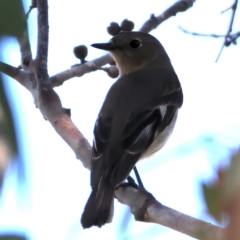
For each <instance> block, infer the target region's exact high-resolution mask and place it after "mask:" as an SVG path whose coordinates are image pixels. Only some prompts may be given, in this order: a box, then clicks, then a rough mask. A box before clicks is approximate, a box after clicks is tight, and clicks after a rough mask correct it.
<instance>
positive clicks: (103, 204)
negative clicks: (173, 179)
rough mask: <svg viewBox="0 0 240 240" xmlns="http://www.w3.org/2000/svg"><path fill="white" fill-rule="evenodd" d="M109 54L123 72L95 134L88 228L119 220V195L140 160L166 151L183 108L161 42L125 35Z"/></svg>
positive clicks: (146, 36) (136, 34)
mask: <svg viewBox="0 0 240 240" xmlns="http://www.w3.org/2000/svg"><path fill="white" fill-rule="evenodd" d="M91 46H92V47H95V48H98V49H101V50H106V51H108V52H109V53H110V54H111V56H112V57H113V59H114V61H115V62H116V65H117V67H118V69H119V73H120V74H119V77H118V79H117V80H116V82H115V83H114V84H113V85H112V86H111V88H110V89H109V91H108V93H107V95H106V98H105V100H104V102H103V105H102V107H101V110H100V112H99V114H98V117H97V120H96V123H95V126H94V130H93V134H94V140H93V147H92V158H91V177H90V183H91V188H92V191H91V194H90V196H89V198H88V201H87V203H86V205H85V208H84V211H83V214H82V217H81V224H82V227H83V228H90V227H92V226H97V227H102V226H103V225H104V224H106V223H109V222H111V220H112V216H113V207H112V205H113V200H114V191H115V189H116V187H118V186H119V185H120V184H121V183H122V182H123V181H124V180H125V179H126V178H127V177H128V176H129V174H130V172H131V170H132V169H133V168H134V167H135V165H136V163H137V162H138V161H139V160H140V159H144V158H148V157H150V156H152V155H153V154H154V153H156V152H157V151H158V150H160V149H161V148H162V147H163V146H164V145H165V143H166V141H167V140H168V138H169V136H170V135H171V133H172V131H173V128H174V125H175V123H176V119H177V115H178V110H179V108H181V106H182V104H183V92H182V88H181V84H180V82H179V79H178V77H177V75H176V73H175V71H174V68H173V66H172V64H171V61H170V58H169V57H168V55H167V53H166V51H165V49H164V47H163V46H162V44H161V43H160V42H159V40H158V39H156V38H155V37H153V36H152V35H150V34H148V33H143V32H120V33H118V34H117V35H115V36H114V37H113V38H112V39H111V40H110V41H109V42H108V43H96V44H92V45H91Z"/></svg>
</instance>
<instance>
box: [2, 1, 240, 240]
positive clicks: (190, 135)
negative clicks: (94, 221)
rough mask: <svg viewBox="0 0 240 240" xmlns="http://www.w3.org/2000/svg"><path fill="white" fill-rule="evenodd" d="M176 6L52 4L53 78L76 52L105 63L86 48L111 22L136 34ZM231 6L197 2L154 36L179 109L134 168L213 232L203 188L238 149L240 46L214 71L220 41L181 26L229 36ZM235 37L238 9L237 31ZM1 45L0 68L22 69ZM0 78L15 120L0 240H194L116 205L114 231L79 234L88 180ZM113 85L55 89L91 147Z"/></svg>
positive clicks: (97, 80)
mask: <svg viewBox="0 0 240 240" xmlns="http://www.w3.org/2000/svg"><path fill="white" fill-rule="evenodd" d="M174 2H175V1H171V0H168V1H157V0H148V1H143V0H132V1H127V0H122V1H118V2H114V1H110V0H102V1H93V0H89V1H84V2H82V1H76V0H68V1H67V2H66V1H63V0H58V1H53V0H49V1H48V3H49V26H50V28H49V35H50V37H49V58H48V59H49V61H48V70H49V75H50V76H52V75H54V74H56V73H59V72H61V71H64V70H66V69H68V68H70V67H71V66H72V65H74V64H76V63H78V59H76V58H75V57H74V55H73V48H74V47H75V46H77V45H80V44H85V45H86V46H88V47H89V48H88V52H89V54H88V56H87V58H86V59H87V60H92V59H94V58H97V57H99V56H101V55H103V54H104V52H102V51H100V50H97V49H94V48H91V47H90V44H92V43H97V42H107V41H108V40H109V39H110V38H111V36H110V35H108V33H107V31H106V28H107V26H109V23H110V22H112V21H115V22H118V23H121V21H122V20H123V19H125V18H127V19H129V20H132V21H133V22H134V23H135V28H134V30H136V31H137V30H138V29H139V28H140V27H141V25H142V24H143V23H144V22H145V21H146V20H147V19H148V18H149V17H150V14H151V13H154V14H155V15H159V14H160V13H162V12H163V11H164V10H166V9H167V8H168V7H169V6H170V5H171V4H173V3H174ZM232 4H233V1H230V0H221V1H219V0H211V1H206V0H201V1H200V0H198V1H196V3H195V4H194V6H193V7H192V8H190V9H189V10H188V11H186V12H183V13H179V14H178V15H177V16H176V17H172V18H170V19H169V20H167V21H166V22H164V23H162V24H161V25H160V26H159V27H158V28H157V29H156V30H154V31H152V32H151V34H152V35H154V36H155V37H156V38H158V39H159V40H160V41H161V43H162V44H163V46H164V47H165V49H166V51H167V53H168V55H169V57H170V58H171V61H172V64H173V66H174V68H175V71H176V73H177V75H178V77H179V79H180V82H181V84H182V88H183V92H184V104H183V107H182V108H181V110H180V111H179V117H178V121H177V124H176V127H175V130H174V132H173V134H172V136H171V138H170V140H169V141H168V143H167V144H166V146H165V147H164V148H163V149H162V150H161V151H160V152H159V153H157V154H156V155H155V156H153V157H152V158H151V159H148V160H145V161H142V162H139V163H138V165H137V166H138V170H139V172H140V174H141V176H142V180H143V182H144V185H145V187H146V189H147V190H148V191H150V192H151V193H152V194H153V195H154V196H155V197H156V199H158V200H159V201H160V202H161V203H162V204H164V205H166V206H168V207H171V208H173V209H176V210H178V211H180V212H183V213H185V214H188V215H191V216H193V217H195V218H199V219H202V220H204V221H208V222H211V223H213V224H219V223H217V222H215V220H214V219H213V218H212V217H211V216H210V215H209V214H208V213H207V208H206V204H205V201H204V198H203V191H202V184H203V183H205V184H208V183H211V182H212V181H214V180H215V179H216V178H217V175H216V171H217V169H218V168H219V167H224V166H228V164H229V158H230V157H231V156H232V154H233V153H234V152H235V151H236V149H238V148H239V142H240V114H239V110H238V109H239V102H240V94H239V87H240V83H239V80H240V71H239V56H240V48H239V46H235V45H233V46H232V45H230V46H229V47H228V48H224V49H223V52H222V54H221V56H220V58H219V60H218V62H217V63H216V62H215V60H216V58H217V56H218V54H219V51H220V49H221V47H222V44H223V41H224V40H223V38H211V37H196V36H192V35H188V34H185V33H183V32H182V31H181V30H180V29H179V26H181V27H183V28H184V29H187V30H189V31H193V32H199V33H206V34H212V33H215V34H225V33H226V32H227V29H228V26H229V22H230V17H231V10H229V11H227V12H225V13H224V14H221V11H223V10H225V9H227V8H228V7H230V6H231V5H232ZM30 5H31V1H30V0H23V6H24V9H25V12H27V11H28V9H29V6H30ZM36 19H37V11H36V9H33V11H32V12H31V14H30V16H29V19H28V29H29V33H30V40H31V47H32V52H33V57H35V53H36V44H37V21H36ZM239 29H240V12H239V10H237V12H236V17H235V21H234V25H233V32H234V31H239ZM0 46H1V54H0V58H1V61H3V62H6V63H8V64H10V65H12V66H16V67H17V66H19V64H20V62H21V61H20V59H21V56H20V51H19V46H18V43H17V40H16V38H14V37H10V36H6V35H5V36H2V37H1V38H0ZM2 80H3V84H4V89H5V92H6V94H7V99H8V102H9V105H10V109H11V112H12V114H13V120H14V124H15V129H16V136H17V144H18V154H16V155H14V157H13V160H14V161H12V162H11V163H10V164H9V165H8V168H7V170H6V173H5V177H4V179H3V182H2V188H1V193H0V236H1V235H4V234H17V235H19V236H23V237H25V239H28V240H41V239H45V240H48V239H49V240H50V239H59V240H75V239H94V238H98V239H117V240H118V239H119V240H135V239H136V240H141V239H153V240H154V239H162V240H172V239H178V240H187V239H192V238H190V237H188V236H186V235H183V234H181V233H178V232H175V231H174V230H172V229H168V228H166V227H163V226H160V225H157V224H151V223H141V222H136V221H135V220H134V217H133V216H132V215H131V213H130V211H129V209H128V207H126V206H124V205H122V204H120V203H119V202H117V200H115V212H114V219H113V222H112V223H111V224H107V225H106V226H104V227H102V228H101V229H98V228H91V229H87V230H83V229H82V227H81V225H80V221H79V219H80V216H81V214H82V211H83V208H84V205H85V203H86V201H87V198H88V196H89V193H90V185H89V178H90V172H89V171H88V170H86V169H85V168H84V167H83V165H82V163H81V162H80V161H79V160H77V159H76V157H75V155H74V153H73V152H72V151H71V149H70V148H69V147H68V145H67V144H66V143H65V142H64V141H63V140H62V139H61V138H60V137H59V136H58V135H57V134H56V132H55V131H54V130H53V128H52V127H51V126H50V124H49V123H48V122H47V121H45V120H44V119H43V117H42V115H41V114H40V112H39V110H38V109H36V108H35V105H34V104H33V99H32V96H31V95H30V94H29V92H28V91H27V90H26V89H24V88H23V87H22V86H20V85H19V84H18V83H17V82H16V81H15V80H14V79H12V78H10V77H7V76H6V75H4V74H2ZM114 81H115V80H113V79H111V78H109V77H108V75H107V74H106V73H104V72H103V71H97V72H92V73H90V74H86V75H84V76H83V77H81V78H73V79H70V80H69V81H66V82H65V83H64V85H62V86H60V87H58V88H55V90H56V91H57V93H58V94H59V96H60V98H61V100H62V104H63V107H65V108H70V109H71V113H72V120H73V122H74V123H75V124H76V125H77V127H78V128H79V129H80V130H81V131H82V133H83V134H84V136H85V137H86V138H87V139H88V141H89V142H90V143H91V142H92V130H93V126H94V122H95V119H96V117H97V115H98V112H99V110H100V107H101V105H102V102H103V100H104V98H105V95H106V93H107V91H108V89H109V88H110V86H111V85H112V84H113V82H114ZM1 156H2V155H0V157H1ZM0 162H1V159H0ZM222 224H223V225H224V222H223V223H222Z"/></svg>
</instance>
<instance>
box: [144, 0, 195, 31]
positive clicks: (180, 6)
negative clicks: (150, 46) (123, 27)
mask: <svg viewBox="0 0 240 240" xmlns="http://www.w3.org/2000/svg"><path fill="white" fill-rule="evenodd" d="M195 1H196V0H180V1H178V2H176V3H174V4H173V5H172V6H171V7H169V8H168V9H167V10H166V11H164V12H163V13H162V14H160V15H158V16H157V17H155V16H154V14H152V15H151V16H150V19H149V20H147V21H146V22H145V23H144V24H143V26H142V27H141V28H140V29H139V32H146V33H148V32H150V31H152V30H153V29H155V28H157V27H158V26H159V25H160V24H161V23H162V22H164V21H166V20H167V19H168V18H170V17H173V16H176V15H177V13H179V12H185V11H186V10H188V9H189V8H191V7H192V6H193V4H194V2H195Z"/></svg>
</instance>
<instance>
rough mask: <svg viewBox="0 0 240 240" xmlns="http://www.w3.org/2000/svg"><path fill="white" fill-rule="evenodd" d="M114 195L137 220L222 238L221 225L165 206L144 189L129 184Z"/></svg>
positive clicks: (199, 236)
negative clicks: (127, 207) (126, 206)
mask: <svg viewBox="0 0 240 240" xmlns="http://www.w3.org/2000/svg"><path fill="white" fill-rule="evenodd" d="M115 196H116V197H117V198H118V200H119V201H120V202H121V203H123V204H126V205H128V206H129V207H130V209H131V212H132V213H133V215H134V216H135V219H136V220H138V221H143V222H152V223H157V224H160V225H163V226H166V227H169V228H171V229H173V230H176V231H178V232H181V233H184V234H186V235H188V236H191V237H194V238H197V239H204V240H213V239H218V240H221V239H222V238H221V237H222V236H223V229H222V228H221V227H218V226H215V225H212V224H210V223H206V222H204V221H202V220H199V219H196V218H193V217H190V216H188V215H186V214H183V213H180V212H178V211H176V210H174V209H171V208H169V207H166V206H164V205H162V204H161V203H159V202H158V201H157V200H156V199H155V198H154V197H153V196H152V194H150V193H148V192H146V191H142V190H137V189H135V188H133V187H129V186H128V187H119V188H118V190H116V192H115Z"/></svg>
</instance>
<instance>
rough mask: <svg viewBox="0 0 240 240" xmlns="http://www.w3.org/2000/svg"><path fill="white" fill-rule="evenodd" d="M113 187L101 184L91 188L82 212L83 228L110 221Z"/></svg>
mask: <svg viewBox="0 0 240 240" xmlns="http://www.w3.org/2000/svg"><path fill="white" fill-rule="evenodd" d="M114 191H115V187H113V186H109V185H103V184H101V186H100V187H99V188H98V189H93V190H92V193H91V195H90V197H89V199H88V201H87V204H86V206H85V208H84V212H83V214H82V218H81V223H82V226H83V228H90V227H92V226H98V227H101V226H103V225H104V224H105V223H108V222H111V220H112V216H113V200H114Z"/></svg>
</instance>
